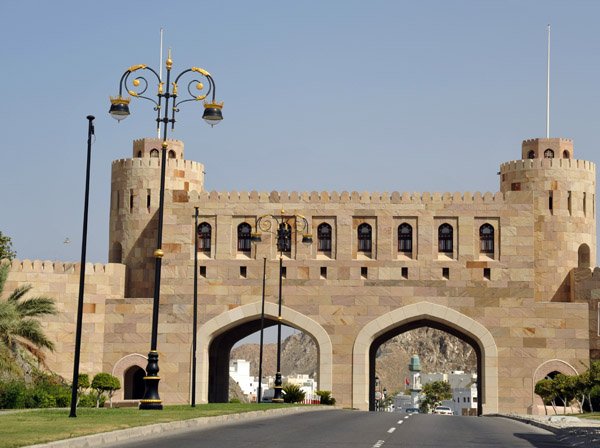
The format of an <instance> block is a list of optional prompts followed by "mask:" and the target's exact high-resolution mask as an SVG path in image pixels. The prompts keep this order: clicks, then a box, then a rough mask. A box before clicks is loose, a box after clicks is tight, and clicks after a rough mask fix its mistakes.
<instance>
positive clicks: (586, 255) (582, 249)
mask: <svg viewBox="0 0 600 448" xmlns="http://www.w3.org/2000/svg"><path fill="white" fill-rule="evenodd" d="M577 267H579V268H589V267H590V246H588V245H587V244H582V245H581V246H579V249H578V250H577Z"/></svg>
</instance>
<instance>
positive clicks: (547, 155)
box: [544, 149, 554, 159]
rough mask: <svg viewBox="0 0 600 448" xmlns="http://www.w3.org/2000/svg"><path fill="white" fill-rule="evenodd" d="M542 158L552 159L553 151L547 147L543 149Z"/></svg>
mask: <svg viewBox="0 0 600 448" xmlns="http://www.w3.org/2000/svg"><path fill="white" fill-rule="evenodd" d="M544 158H546V159H553V158H554V151H552V150H551V149H547V150H545V151H544Z"/></svg>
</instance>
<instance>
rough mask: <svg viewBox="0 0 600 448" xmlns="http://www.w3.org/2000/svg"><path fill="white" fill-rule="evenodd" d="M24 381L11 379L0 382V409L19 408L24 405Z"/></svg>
mask: <svg viewBox="0 0 600 448" xmlns="http://www.w3.org/2000/svg"><path fill="white" fill-rule="evenodd" d="M26 392H27V386H26V385H25V381H22V380H11V381H8V382H6V383H0V409H20V408H24V407H25V394H26Z"/></svg>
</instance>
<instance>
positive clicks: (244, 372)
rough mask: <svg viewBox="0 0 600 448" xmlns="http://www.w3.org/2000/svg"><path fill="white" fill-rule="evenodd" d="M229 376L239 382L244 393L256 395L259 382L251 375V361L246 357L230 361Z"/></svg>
mask: <svg viewBox="0 0 600 448" xmlns="http://www.w3.org/2000/svg"><path fill="white" fill-rule="evenodd" d="M229 376H230V377H231V378H233V380H234V381H235V382H236V383H238V385H239V386H240V388H241V389H242V392H244V395H251V394H254V395H256V388H257V387H258V383H256V382H255V381H254V377H253V376H250V362H249V361H246V360H244V359H236V360H234V361H231V362H230V363H229Z"/></svg>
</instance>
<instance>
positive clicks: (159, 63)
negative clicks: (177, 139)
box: [158, 28, 163, 138]
mask: <svg viewBox="0 0 600 448" xmlns="http://www.w3.org/2000/svg"><path fill="white" fill-rule="evenodd" d="M162 49H163V29H162V28H161V29H160V61H158V66H159V67H160V71H159V77H160V81H161V82H162ZM158 138H160V122H159V123H158Z"/></svg>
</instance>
